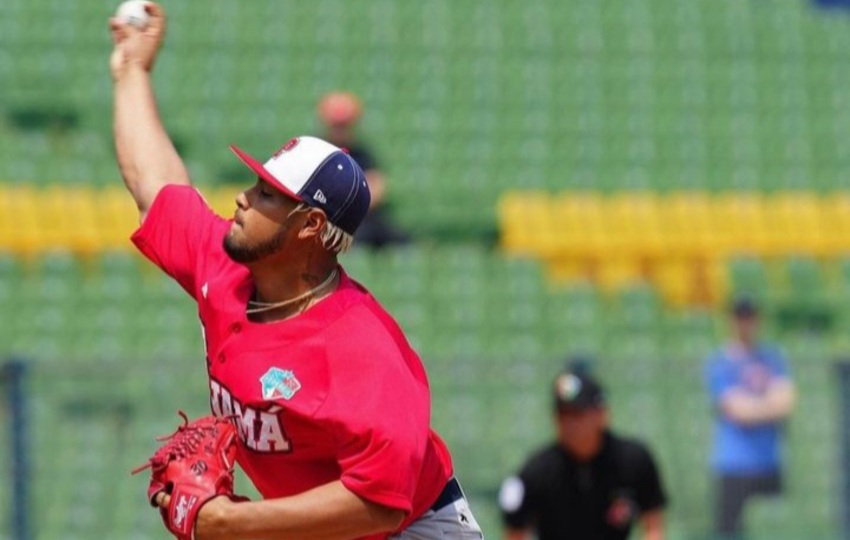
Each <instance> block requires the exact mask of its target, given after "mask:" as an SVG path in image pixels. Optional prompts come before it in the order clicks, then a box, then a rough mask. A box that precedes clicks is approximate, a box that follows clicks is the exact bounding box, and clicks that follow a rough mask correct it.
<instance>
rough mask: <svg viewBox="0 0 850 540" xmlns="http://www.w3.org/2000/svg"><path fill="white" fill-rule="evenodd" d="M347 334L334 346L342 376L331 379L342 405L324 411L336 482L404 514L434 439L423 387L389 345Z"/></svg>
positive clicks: (364, 332)
mask: <svg viewBox="0 0 850 540" xmlns="http://www.w3.org/2000/svg"><path fill="white" fill-rule="evenodd" d="M352 330H353V329H352ZM344 336H345V337H343V338H342V339H340V340H338V341H337V343H336V344H335V347H334V349H335V350H336V351H337V355H338V358H340V359H341V363H342V364H343V365H344V366H345V367H344V372H337V373H335V374H334V383H333V387H332V389H331V395H336V396H341V395H342V396H344V402H343V401H340V399H341V398H337V399H333V398H331V399H329V400H328V402H326V403H325V404H324V405H323V413H322V414H325V415H332V423H333V431H334V432H335V435H336V439H337V456H336V457H337V462H338V464H339V467H340V470H341V475H340V480H341V481H342V483H343V485H344V486H345V487H346V488H347V489H348V490H350V491H352V492H353V493H355V494H356V495H358V496H360V497H363V498H364V499H368V500H370V501H372V502H375V503H378V504H381V505H383V506H388V507H391V508H397V509H400V510H402V511H404V512H405V513H408V514H409V513H410V512H411V511H412V505H413V498H414V495H415V493H416V489H417V483H418V479H419V471H420V470H421V469H422V466H423V463H424V460H425V457H426V456H425V454H426V449H427V447H428V443H429V438H430V435H431V430H430V400H429V398H428V389H427V385H425V384H423V382H422V381H419V380H417V379H416V378H415V377H414V376H413V375H412V374H411V372H410V371H409V370H408V368H407V366H406V362H405V360H404V357H403V355H402V352H401V351H400V350H399V349H398V348H397V347H395V346H394V344H393V342H392V341H391V340H390V341H389V342H388V340H387V339H386V338H383V337H382V336H380V335H375V333H374V332H371V331H370V329H369V328H368V327H367V328H365V329H361V330H360V331H359V332H357V331H350V332H346V333H345V334H344ZM342 352H344V357H343V356H342V355H341V353H342ZM339 363H340V361H337V365H339Z"/></svg>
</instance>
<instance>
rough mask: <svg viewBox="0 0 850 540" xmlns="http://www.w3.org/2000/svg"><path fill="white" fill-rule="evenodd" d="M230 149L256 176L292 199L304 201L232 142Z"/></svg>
mask: <svg viewBox="0 0 850 540" xmlns="http://www.w3.org/2000/svg"><path fill="white" fill-rule="evenodd" d="M230 150H231V151H233V153H234V154H236V156H237V157H238V158H239V159H241V160H242V163H244V164H245V165H247V166H248V168H250V169H251V170H252V171H254V172H255V173H257V176H259V177H260V178H262V179H263V180H265V181H266V182H268V183H269V184H271V185H272V186H274V187H275V188H276V189H277V190H278V191H280V192H281V193H283V194H284V195H286V196H288V197H291V198H292V199H295V200H296V201H298V202H304V199H302V198H301V197H300V196H299V195H298V194H297V193H294V192H293V191H292V190H291V189H289V188H288V187H286V186H284V185H283V184H281V183H280V180H278V179H277V178H275V177H274V176H272V175H271V173H269V171H267V170H266V168H265V167H263V164H262V163H260V162H259V161H257V160H256V159H254V158H253V157H251V156H250V155H249V154H248V153H247V152H244V151H242V150H241V149H240V148H238V147H237V146H236V145H233V144H231V145H230Z"/></svg>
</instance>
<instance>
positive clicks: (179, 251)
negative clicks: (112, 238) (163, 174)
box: [131, 185, 228, 298]
mask: <svg viewBox="0 0 850 540" xmlns="http://www.w3.org/2000/svg"><path fill="white" fill-rule="evenodd" d="M227 227H228V222H227V220H225V219H223V218H221V217H219V216H217V215H216V214H215V213H214V212H213V211H212V210H211V209H210V208H209V206H207V203H206V201H204V199H203V197H202V196H201V194H200V193H198V191H197V190H196V189H195V188H193V187H192V186H185V185H168V186H165V187H164V188H162V189H161V190H160V191H159V193H158V194H157V196H156V199H155V200H154V203H153V205H152V206H151V208H150V210H149V211H148V213H147V216H146V217H145V220H144V222H143V223H142V225H141V227H139V229H138V230H137V231H136V232H135V233H134V234H133V236H132V237H131V240H132V241H133V243H134V244H135V245H136V247H137V248H138V249H139V251H141V252H142V254H144V256H145V257H147V258H148V259H150V260H151V262H153V263H154V264H155V265H157V266H158V267H159V268H161V269H162V270H163V271H164V272H165V273H166V274H168V275H169V276H171V277H172V278H174V280H175V281H177V282H178V283H179V284H180V286H181V287H183V289H185V290H186V292H188V293H189V294H190V295H191V296H192V297H193V298H195V297H196V291H197V288H196V283H195V281H196V280H195V276H196V275H197V274H198V272H199V270H200V269H201V268H202V267H203V265H204V264H205V261H206V260H207V257H208V255H209V250H210V248H214V249H220V247H221V242H222V240H223V238H224V233H225V231H226V229H227Z"/></svg>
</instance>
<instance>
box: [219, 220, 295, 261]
mask: <svg viewBox="0 0 850 540" xmlns="http://www.w3.org/2000/svg"><path fill="white" fill-rule="evenodd" d="M288 230H289V226H288V225H287V224H283V225H281V226H280V229H278V231H277V232H276V233H275V234H274V236H272V237H271V238H269V239H268V240H264V241H262V242H260V243H258V244H254V245H250V244H248V243H246V242H242V243H240V242H238V241H237V240H236V237H235V236H234V235H233V234H231V233H228V234H227V235H226V236H225V237H224V242H223V246H224V251H225V253H227V256H228V257H230V258H231V259H232V260H233V261H234V262H238V263H241V264H246V263H252V262H257V261H259V260H260V259H264V258H265V257H268V256H269V255H271V254H273V253H276V252H277V251H279V250H280V248H281V246H283V243H284V242H285V241H286V233H287V231H288Z"/></svg>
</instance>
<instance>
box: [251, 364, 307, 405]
mask: <svg viewBox="0 0 850 540" xmlns="http://www.w3.org/2000/svg"><path fill="white" fill-rule="evenodd" d="M260 383H262V385H263V399H281V398H283V399H286V400H289V399H292V396H294V395H295V392H297V391H299V390H301V383H300V382H298V379H296V378H295V374H294V373H293V372H292V371H291V370H288V369H280V368H276V367H273V368H271V369H270V370H268V371H267V372H266V374H265V375H263V376H262V377H260Z"/></svg>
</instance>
